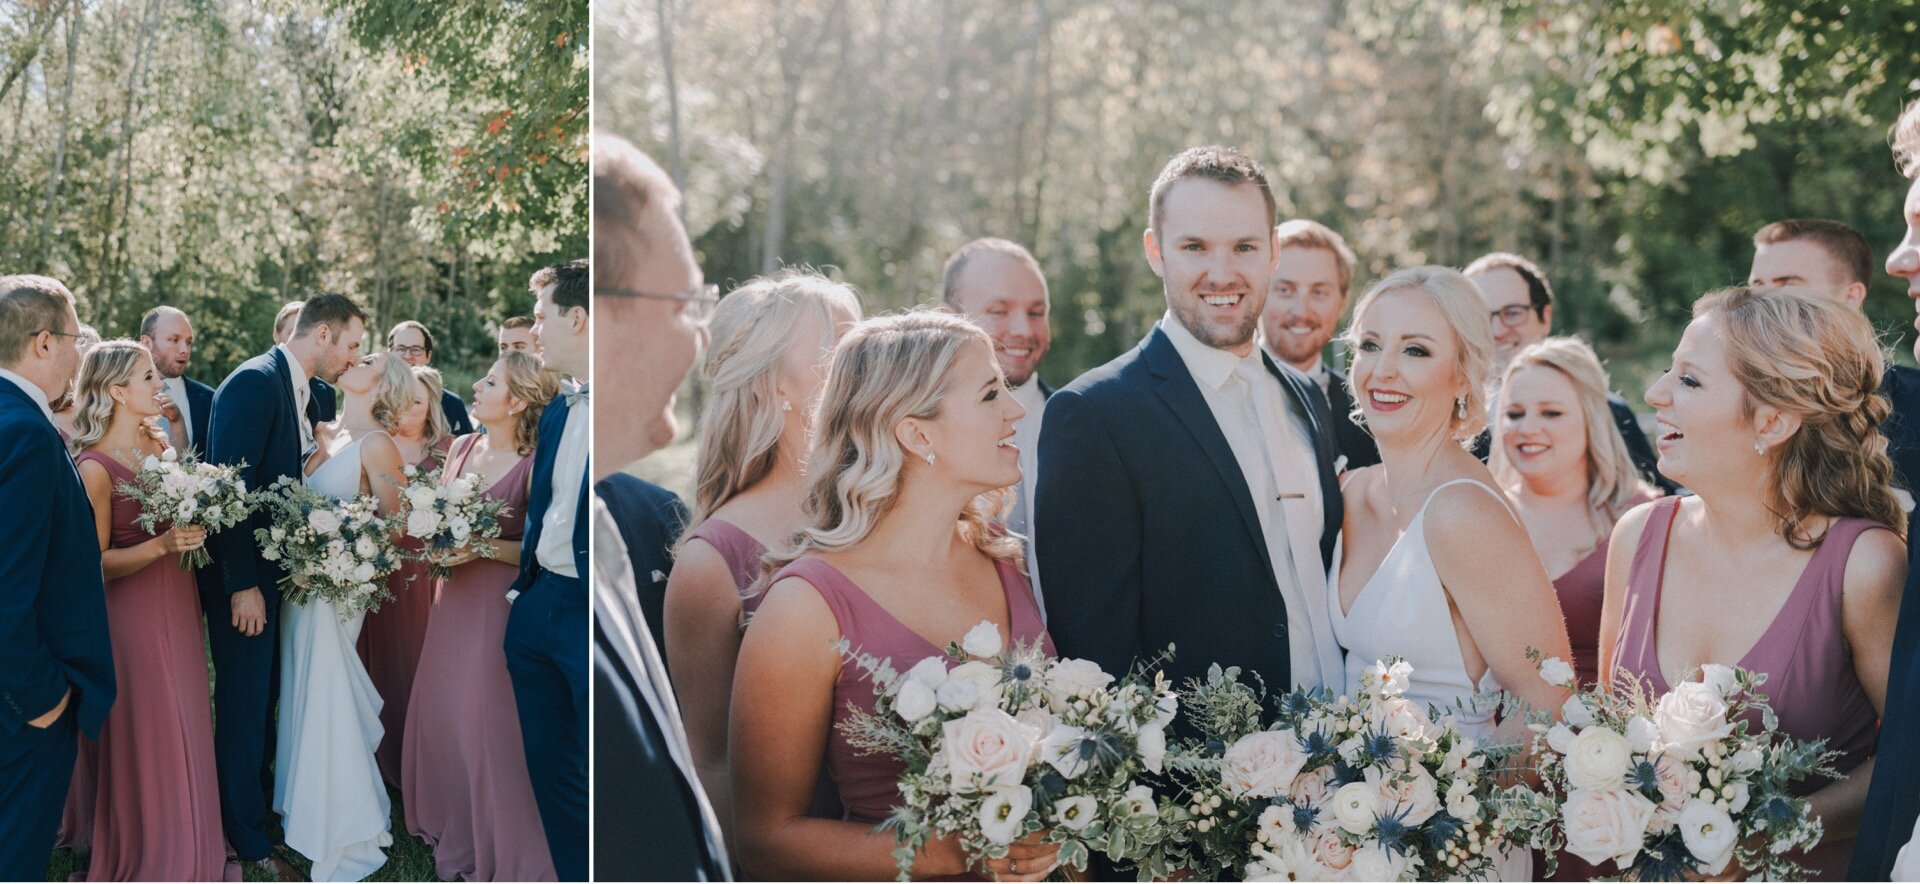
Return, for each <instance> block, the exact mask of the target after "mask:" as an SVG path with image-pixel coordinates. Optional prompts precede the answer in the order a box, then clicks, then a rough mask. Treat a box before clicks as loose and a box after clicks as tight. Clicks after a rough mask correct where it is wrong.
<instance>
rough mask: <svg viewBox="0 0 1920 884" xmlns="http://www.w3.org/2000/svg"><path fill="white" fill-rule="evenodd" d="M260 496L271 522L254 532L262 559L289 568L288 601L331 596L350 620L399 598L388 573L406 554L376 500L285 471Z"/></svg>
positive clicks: (285, 581)
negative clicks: (333, 492) (330, 489)
mask: <svg viewBox="0 0 1920 884" xmlns="http://www.w3.org/2000/svg"><path fill="white" fill-rule="evenodd" d="M254 500H255V503H256V505H258V506H259V507H260V508H261V509H262V510H264V511H266V512H267V513H268V514H269V516H270V520H269V527H266V528H255V529H254V531H253V536H254V539H255V540H256V541H258V542H259V544H260V557H261V558H263V559H266V560H267V561H270V562H279V563H281V565H282V566H283V567H285V568H286V571H287V575H286V576H285V577H282V578H281V579H280V588H281V592H282V593H283V594H284V598H285V599H286V600H287V601H290V602H293V603H294V604H304V603H305V602H307V601H309V600H311V599H315V598H319V599H324V600H326V601H329V602H332V603H333V606H334V608H335V609H336V610H337V611H338V613H339V615H340V616H341V617H342V618H343V619H344V618H347V617H350V616H352V615H353V614H355V613H358V612H360V611H377V610H379V608H380V603H381V602H383V601H385V600H387V599H389V598H392V595H391V594H390V593H388V592H387V580H386V578H387V575H389V574H392V573H393V572H394V571H396V570H398V569H399V567H400V563H401V561H402V560H403V555H402V553H401V551H400V548H399V546H398V545H397V544H395V543H394V537H393V528H392V526H391V525H389V524H388V523H387V520H386V519H383V518H381V517H380V514H379V513H378V512H377V511H376V509H375V506H376V504H375V501H374V500H373V498H371V497H365V496H361V497H355V498H350V499H347V500H336V499H334V498H331V497H328V496H326V495H324V494H321V493H320V492H318V491H315V490H313V489H311V488H308V487H307V486H305V485H303V484H301V483H300V482H298V481H296V480H295V479H293V478H292V477H288V476H282V477H280V478H279V479H278V480H276V481H275V482H274V483H273V484H272V485H269V486H267V488H266V489H265V490H262V491H260V492H258V493H256V494H255V495H254Z"/></svg>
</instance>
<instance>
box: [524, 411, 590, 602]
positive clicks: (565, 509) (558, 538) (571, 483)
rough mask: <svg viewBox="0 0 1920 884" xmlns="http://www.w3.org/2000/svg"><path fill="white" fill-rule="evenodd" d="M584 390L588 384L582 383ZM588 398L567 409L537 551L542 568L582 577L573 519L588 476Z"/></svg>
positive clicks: (556, 572) (567, 575) (560, 573)
mask: <svg viewBox="0 0 1920 884" xmlns="http://www.w3.org/2000/svg"><path fill="white" fill-rule="evenodd" d="M580 389H581V390H582V391H584V390H586V385H585V384H582V385H580ZM587 413H588V406H587V401H586V400H581V401H579V402H576V403H574V404H573V406H572V407H570V408H568V409H567V422H566V424H565V425H564V426H563V428H562V429H561V431H560V447H559V449H558V450H556V451H555V452H554V456H553V486H552V487H553V490H552V497H550V498H548V501H547V514H546V515H545V516H543V517H542V518H541V519H540V546H539V548H538V549H536V550H535V551H534V555H535V556H537V557H538V559H539V562H540V567H542V568H545V569H547V570H548V571H552V572H553V573H555V574H559V575H561V576H563V577H579V576H580V569H579V568H577V567H575V566H574V563H573V518H574V515H575V513H574V511H575V510H577V509H579V508H580V483H581V482H582V481H583V480H584V479H585V478H586V475H587Z"/></svg>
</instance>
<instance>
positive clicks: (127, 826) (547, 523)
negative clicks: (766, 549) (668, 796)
mask: <svg viewBox="0 0 1920 884" xmlns="http://www.w3.org/2000/svg"><path fill="white" fill-rule="evenodd" d="M587 28H588V13H587V4H586V3H585V2H584V0H524V2H516V3H513V4H501V5H495V4H467V3H462V4H448V3H441V2H432V0H200V2H194V3H175V2H168V0H0V156H3V157H4V158H5V159H4V162H0V536H4V537H6V538H7V539H6V540H5V541H0V700H3V701H4V702H0V880H15V881H35V880H47V881H66V880H88V881H220V880H226V881H238V880H247V881H305V880H313V881H359V880H370V881H435V880H467V881H496V880H499V881H555V880H561V881H566V880H585V878H586V874H587V860H586V854H587V846H586V845H587V834H586V831H587V830H586V816H587V787H586V783H587V711H586V705H587V704H586V698H587V688H586V675H585V668H586V662H585V661H586V646H587V615H586V609H587V601H586V593H585V591H584V589H583V584H582V581H581V578H582V577H584V576H585V573H586V567H585V565H586V559H587V533H588V532H587V519H586V518H585V512H586V509H585V507H586V503H587V500H588V496H589V495H588V494H587V493H586V492H587V485H586V482H587V477H588V475H589V470H588V464H587V462H588V439H587V430H588V427H587V420H586V413H585V412H586V409H585V408H584V407H581V406H580V403H582V402H583V401H584V399H585V397H586V394H587V389H586V383H585V382H586V378H587V371H586V366H587V342H588V340H589V328H588V315H587V295H588V291H589V284H588V281H587V276H588V269H587V261H586V256H587V253H588V223H587V221H588V219H587V206H588V182H587V174H588V173H587V169H588V161H587V132H588V128H589V119H588V49H587V47H588V43H589V41H588V39H587Z"/></svg>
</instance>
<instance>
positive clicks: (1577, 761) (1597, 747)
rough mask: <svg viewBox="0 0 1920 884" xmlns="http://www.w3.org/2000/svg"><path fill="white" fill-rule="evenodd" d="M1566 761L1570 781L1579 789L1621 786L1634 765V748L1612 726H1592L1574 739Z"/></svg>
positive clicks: (1603, 788)
mask: <svg viewBox="0 0 1920 884" xmlns="http://www.w3.org/2000/svg"><path fill="white" fill-rule="evenodd" d="M1565 764H1566V768H1567V783H1568V784H1569V785H1571V786H1572V787H1573V788H1575V789H1592V790H1595V791H1603V790H1606V789H1619V788H1622V787H1623V786H1624V783H1623V779H1624V778H1625V777H1626V775H1627V771H1628V769H1630V768H1631V767H1632V766H1633V747H1631V746H1629V745H1627V738H1626V737H1623V736H1621V735H1620V733H1619V732H1618V731H1615V730H1613V729H1612V728H1605V727H1590V728H1587V729H1586V730H1583V731H1581V732H1580V735H1579V736H1576V737H1574V738H1573V742H1572V744H1571V745H1569V746H1568V747H1567V758H1566V762H1565Z"/></svg>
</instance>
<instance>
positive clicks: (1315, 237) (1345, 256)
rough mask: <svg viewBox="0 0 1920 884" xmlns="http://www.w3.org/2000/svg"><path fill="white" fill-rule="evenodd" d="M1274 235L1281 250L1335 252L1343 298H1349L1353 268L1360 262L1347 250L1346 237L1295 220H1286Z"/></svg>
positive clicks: (1322, 225)
mask: <svg viewBox="0 0 1920 884" xmlns="http://www.w3.org/2000/svg"><path fill="white" fill-rule="evenodd" d="M1274 236H1275V237H1277V238H1278V239H1279V240H1280V244H1279V246H1278V248H1276V249H1275V251H1278V250H1279V249H1286V248H1294V249H1319V250H1320V251H1323V252H1332V253H1333V265H1334V268H1335V270H1336V271H1337V272H1338V275H1339V278H1340V297H1343V298H1344V297H1346V296H1347V295H1348V294H1349V293H1350V292H1351V291H1352V290H1353V268H1354V265H1356V264H1358V263H1360V259H1359V258H1358V257H1356V256H1355V255H1354V254H1353V249H1350V248H1347V240H1346V238H1345V237H1343V236H1341V235H1340V234H1338V233H1335V232H1334V230H1333V228H1331V227H1328V226H1327V225H1325V224H1322V223H1320V222H1318V221H1314V220H1311V219H1307V218H1295V219H1293V220H1291V221H1285V222H1282V223H1281V224H1280V226H1279V227H1277V228H1275V229H1274Z"/></svg>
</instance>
